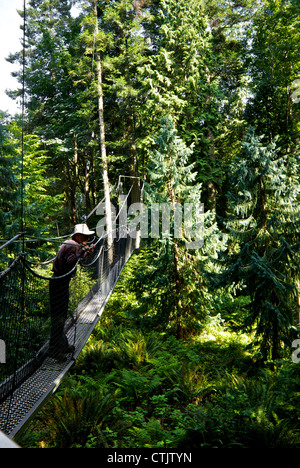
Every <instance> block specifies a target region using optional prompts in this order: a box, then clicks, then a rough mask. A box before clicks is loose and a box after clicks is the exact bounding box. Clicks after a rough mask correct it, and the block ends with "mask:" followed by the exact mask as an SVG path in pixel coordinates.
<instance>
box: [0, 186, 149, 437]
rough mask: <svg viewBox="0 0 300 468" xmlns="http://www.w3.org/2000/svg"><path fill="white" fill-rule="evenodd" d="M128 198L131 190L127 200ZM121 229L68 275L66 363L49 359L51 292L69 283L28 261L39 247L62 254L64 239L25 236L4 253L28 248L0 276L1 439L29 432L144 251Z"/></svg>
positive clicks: (45, 266)
mask: <svg viewBox="0 0 300 468" xmlns="http://www.w3.org/2000/svg"><path fill="white" fill-rule="evenodd" d="M130 192H131V189H130V190H129V191H128V193H127V196H126V197H129V194H130ZM140 195H141V192H140ZM126 197H125V198H126ZM123 199H124V196H123ZM95 211H96V210H93V212H92V213H91V214H93V213H94V212H95ZM119 214H120V213H118V215H117V218H118V216H119ZM87 218H89V217H87ZM116 226H117V227H116V229H115V232H114V236H113V243H112V244H111V245H108V242H107V235H106V236H101V238H96V240H95V239H94V240H93V245H94V250H93V253H92V254H90V255H88V256H87V257H86V258H84V259H81V260H78V262H77V264H76V265H75V267H74V268H73V271H71V272H68V275H69V276H70V275H71V276H73V275H74V277H73V278H72V280H71V282H70V287H69V298H68V299H69V316H68V318H67V319H66V321H65V327H64V332H65V335H66V336H67V339H68V343H69V345H70V348H72V351H70V352H69V353H68V354H65V357H64V359H62V360H61V359H57V358H55V357H52V356H51V354H49V341H50V335H51V314H50V293H49V290H50V289H51V288H50V285H51V283H52V282H54V281H59V280H63V279H64V278H63V277H58V278H57V277H56V278H55V277H53V272H52V261H53V259H52V260H48V261H45V262H42V261H37V260H36V258H33V259H30V252H31V251H32V252H33V251H34V252H35V256H36V251H37V249H38V247H39V246H41V247H42V252H43V253H45V251H46V248H49V249H50V247H51V249H52V251H54V250H57V248H58V246H59V244H60V243H61V242H62V240H63V239H60V238H55V239H41V238H32V237H29V236H26V235H25V234H22V235H18V236H16V237H14V238H13V239H11V240H10V241H8V242H6V243H5V244H4V245H3V246H2V247H1V248H0V253H1V252H2V251H3V250H5V249H7V248H9V246H11V245H13V244H14V243H17V242H19V241H21V242H22V243H23V246H24V245H25V247H28V248H27V249H26V248H25V251H23V252H21V253H19V254H17V255H16V256H15V258H14V259H13V261H11V263H10V265H9V266H8V268H7V269H5V270H4V271H2V272H0V291H1V293H0V343H2V344H3V346H5V348H3V350H2V351H3V353H2V354H3V357H5V359H2V363H0V434H1V432H2V433H4V434H5V435H6V436H7V437H8V438H9V439H13V438H14V437H15V436H16V435H17V434H18V433H19V432H20V431H22V430H23V429H24V428H25V427H26V425H27V424H28V423H29V422H30V421H31V419H32V418H33V417H34V415H35V414H36V413H37V412H38V411H39V410H40V409H41V407H42V406H43V405H44V404H45V403H46V402H47V399H48V398H50V397H51V395H52V394H53V393H54V392H55V391H56V390H57V388H58V387H59V385H60V383H61V381H62V379H63V377H64V376H65V375H66V374H67V372H68V371H69V370H70V368H71V367H72V365H73V364H74V363H75V361H76V359H77V357H78V355H79V354H80V352H81V351H82V349H83V347H84V346H85V344H86V342H87V340H88V338H89V337H90V335H91V333H92V332H93V330H94V328H95V326H96V324H97V323H98V321H99V320H100V318H101V314H102V312H103V310H104V308H105V305H106V304H107V302H108V300H109V298H110V296H111V294H112V292H113V290H114V287H115V285H116V283H117V281H118V279H119V277H120V275H121V272H122V270H123V268H124V266H125V265H126V263H127V261H128V260H129V259H130V257H131V256H132V254H133V252H134V251H135V249H136V248H138V247H139V236H138V233H136V232H135V233H134V234H133V232H130V228H128V227H127V235H126V236H124V226H120V224H118V225H117V224H116ZM121 231H122V235H120V232H121ZM64 241H65V239H64ZM26 250H28V251H29V254H28V253H27V252H26ZM61 300H62V301H63V300H65V298H61ZM0 362H1V353H0Z"/></svg>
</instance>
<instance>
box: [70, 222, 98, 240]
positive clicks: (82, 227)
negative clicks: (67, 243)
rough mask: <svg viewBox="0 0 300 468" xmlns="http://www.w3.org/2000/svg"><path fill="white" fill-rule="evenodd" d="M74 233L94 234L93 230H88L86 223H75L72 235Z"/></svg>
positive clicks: (74, 234)
mask: <svg viewBox="0 0 300 468" xmlns="http://www.w3.org/2000/svg"><path fill="white" fill-rule="evenodd" d="M76 234H82V235H84V236H92V235H93V234H95V232H94V231H90V230H89V228H88V226H87V224H76V226H75V228H74V233H73V234H72V237H74V236H76Z"/></svg>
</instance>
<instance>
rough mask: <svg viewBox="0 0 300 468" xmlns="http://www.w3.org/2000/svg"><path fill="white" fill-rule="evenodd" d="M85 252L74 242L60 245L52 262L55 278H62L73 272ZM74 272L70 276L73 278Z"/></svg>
mask: <svg viewBox="0 0 300 468" xmlns="http://www.w3.org/2000/svg"><path fill="white" fill-rule="evenodd" d="M84 255H85V252H84V250H83V249H82V248H81V246H80V245H79V244H78V243H77V242H75V241H74V240H68V241H66V242H64V243H63V244H62V246H61V247H60V249H59V251H58V254H57V256H56V258H55V260H54V262H53V272H54V275H55V276H63V275H66V274H67V273H69V272H70V271H72V270H73V268H74V267H75V266H76V264H77V262H78V260H79V259H80V258H82V257H84ZM75 274H76V270H74V272H73V273H72V274H71V275H70V277H73V276H75Z"/></svg>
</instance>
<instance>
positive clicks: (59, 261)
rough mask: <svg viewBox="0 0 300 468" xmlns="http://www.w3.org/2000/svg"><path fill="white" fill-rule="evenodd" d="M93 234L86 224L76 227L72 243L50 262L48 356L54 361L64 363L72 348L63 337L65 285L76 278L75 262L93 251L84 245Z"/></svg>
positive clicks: (62, 247)
mask: <svg viewBox="0 0 300 468" xmlns="http://www.w3.org/2000/svg"><path fill="white" fill-rule="evenodd" d="M93 234H95V233H94V232H93V231H90V230H89V228H88V226H87V225H86V224H77V225H76V226H75V230H74V234H73V235H72V240H68V241H66V242H64V243H63V244H62V246H61V247H60V249H59V251H58V254H57V256H56V258H55V260H54V262H53V272H54V275H53V278H52V279H51V280H50V285H49V292H50V310H51V335H50V345H49V353H48V354H49V356H50V357H54V358H55V359H59V360H60V359H65V357H66V355H67V354H68V353H72V352H74V346H70V345H69V343H68V339H67V337H66V335H65V333H64V326H65V321H66V318H67V315H68V307H69V298H70V294H69V285H70V281H71V279H72V278H73V277H74V276H75V275H76V266H77V264H78V262H79V260H80V259H82V258H85V257H86V256H87V255H89V254H90V253H92V252H93V250H94V245H91V246H89V245H88V242H89V240H90V237H91V236H92V235H93Z"/></svg>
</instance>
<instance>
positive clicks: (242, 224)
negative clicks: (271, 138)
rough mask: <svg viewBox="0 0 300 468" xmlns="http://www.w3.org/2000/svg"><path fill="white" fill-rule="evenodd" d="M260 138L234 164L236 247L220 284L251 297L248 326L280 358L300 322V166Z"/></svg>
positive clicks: (231, 218) (266, 352)
mask: <svg viewBox="0 0 300 468" xmlns="http://www.w3.org/2000/svg"><path fill="white" fill-rule="evenodd" d="M261 139H262V138H259V137H256V136H255V133H254V132H253V131H250V132H249V133H248V135H247V138H246V140H245V142H244V144H243V152H242V153H241V156H240V157H239V158H238V159H237V160H236V161H235V162H234V169H233V189H232V192H231V193H229V210H230V212H229V215H228V223H227V226H228V229H229V230H230V233H231V240H232V246H231V249H230V253H229V255H227V257H226V259H225V264H226V266H225V269H224V271H223V272H222V273H221V274H220V276H219V282H218V284H219V285H223V286H224V285H228V286H229V287H233V288H234V289H235V290H239V291H240V293H241V294H243V295H245V296H248V297H249V299H250V301H249V304H248V306H247V307H248V314H247V317H246V319H245V325H246V327H247V326H250V327H255V329H256V333H257V336H258V338H259V339H260V340H261V352H262V355H263V356H264V358H267V357H269V356H270V353H271V355H272V357H273V358H278V357H279V355H280V352H281V351H280V348H281V344H282V342H284V343H285V344H289V343H290V342H291V341H292V338H293V336H295V328H294V326H295V325H296V323H297V322H296V321H297V319H298V317H297V312H298V311H297V296H298V292H297V281H299V243H298V233H299V198H298V197H299V181H298V168H297V162H296V160H295V158H294V157H292V156H290V155H286V156H280V155H279V150H278V149H276V144H275V143H272V144H270V145H269V146H267V147H265V146H263V144H262V142H261ZM291 272H293V275H291Z"/></svg>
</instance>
